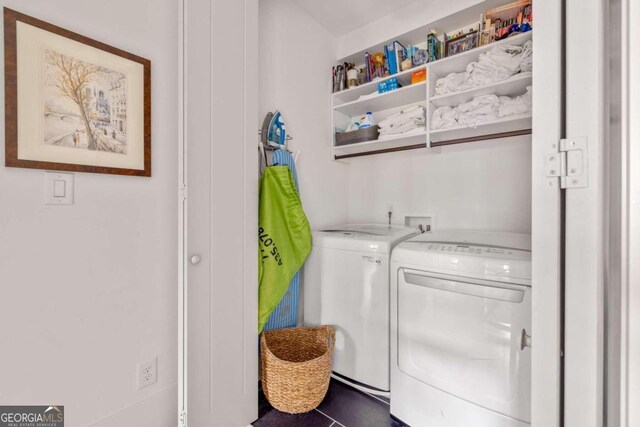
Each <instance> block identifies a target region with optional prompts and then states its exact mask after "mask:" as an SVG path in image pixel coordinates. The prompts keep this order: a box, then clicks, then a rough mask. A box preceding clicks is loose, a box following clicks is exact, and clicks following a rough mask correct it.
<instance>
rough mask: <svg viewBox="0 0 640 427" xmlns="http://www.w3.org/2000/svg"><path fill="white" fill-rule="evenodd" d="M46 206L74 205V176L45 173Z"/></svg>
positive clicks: (70, 174) (60, 173)
mask: <svg viewBox="0 0 640 427" xmlns="http://www.w3.org/2000/svg"><path fill="white" fill-rule="evenodd" d="M44 177H45V189H44V191H45V193H44V194H45V204H47V205H58V206H61V205H72V204H73V174H72V173H62V172H45V173H44Z"/></svg>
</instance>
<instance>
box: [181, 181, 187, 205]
mask: <svg viewBox="0 0 640 427" xmlns="http://www.w3.org/2000/svg"><path fill="white" fill-rule="evenodd" d="M180 200H182V201H183V202H184V201H185V200H187V185H186V184H180Z"/></svg>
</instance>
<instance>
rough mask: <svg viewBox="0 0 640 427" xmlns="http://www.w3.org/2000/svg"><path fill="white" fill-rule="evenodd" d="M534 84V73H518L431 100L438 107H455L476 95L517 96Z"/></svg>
mask: <svg viewBox="0 0 640 427" xmlns="http://www.w3.org/2000/svg"><path fill="white" fill-rule="evenodd" d="M531 84H532V74H531V73H523V74H516V75H515V76H513V77H511V78H509V79H507V80H503V81H501V82H496V83H493V84H490V85H487V86H479V87H475V88H473V89H469V90H465V91H461V92H451V93H447V94H444V95H438V96H431V97H430V98H429V101H430V102H431V103H432V104H433V105H435V106H436V107H444V106H449V107H455V106H457V105H460V104H462V103H465V102H468V101H471V100H472V99H473V98H475V97H476V96H481V95H489V94H495V95H497V96H512V97H513V96H517V95H522V94H524V93H525V92H526V91H527V86H531Z"/></svg>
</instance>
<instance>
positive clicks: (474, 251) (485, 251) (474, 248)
mask: <svg viewBox="0 0 640 427" xmlns="http://www.w3.org/2000/svg"><path fill="white" fill-rule="evenodd" d="M411 243H413V242H411ZM416 243H418V242H416ZM420 243H421V244H422V245H424V247H425V248H424V249H425V250H427V251H432V252H444V253H451V254H454V253H455V254H460V255H480V256H485V257H496V258H511V257H514V258H521V257H523V255H525V254H528V253H529V252H528V251H522V250H519V249H515V248H502V247H495V246H482V245H470V244H465V243H456V242H451V243H448V242H420Z"/></svg>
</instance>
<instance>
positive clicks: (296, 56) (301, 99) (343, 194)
mask: <svg viewBox="0 0 640 427" xmlns="http://www.w3.org/2000/svg"><path fill="white" fill-rule="evenodd" d="M335 42H336V41H335V37H333V36H332V35H331V34H330V33H329V32H327V30H325V29H324V28H323V27H322V26H320V24H318V23H317V22H316V21H315V20H313V19H312V18H311V17H310V16H309V15H307V14H306V13H305V12H304V11H302V10H301V9H300V8H299V7H298V5H296V4H295V1H292V0H263V1H260V64H261V73H260V119H261V120H262V118H263V117H264V115H265V114H266V113H267V112H268V111H274V110H275V109H276V108H278V109H279V110H280V111H281V112H282V113H283V114H284V117H285V120H286V126H287V131H288V132H289V134H290V135H292V136H293V137H294V138H295V139H294V140H293V141H292V144H291V148H292V149H293V150H300V157H299V159H298V162H297V163H296V166H297V172H298V181H299V185H300V195H301V198H302V204H303V207H304V210H305V212H306V214H307V216H308V218H309V221H310V223H311V227H312V228H313V229H319V228H322V227H325V226H329V225H334V224H336V223H340V222H345V221H346V220H347V209H348V205H349V201H348V197H347V187H348V185H347V178H348V175H347V165H344V164H340V163H336V162H333V161H332V160H331V145H330V142H329V141H330V140H331V115H330V114H331V99H330V96H331V67H332V66H333V65H334V61H335V51H336V46H335ZM258 127H259V124H258Z"/></svg>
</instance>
